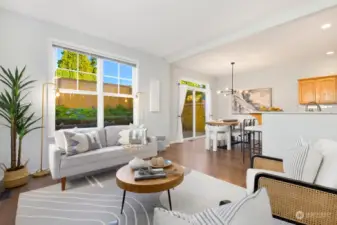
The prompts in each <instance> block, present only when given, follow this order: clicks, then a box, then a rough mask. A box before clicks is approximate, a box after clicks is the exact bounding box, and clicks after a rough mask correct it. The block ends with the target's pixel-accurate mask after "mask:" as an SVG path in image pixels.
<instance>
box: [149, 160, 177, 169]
mask: <svg viewBox="0 0 337 225" xmlns="http://www.w3.org/2000/svg"><path fill="white" fill-rule="evenodd" d="M149 163H150V166H151V167H152V168H166V167H169V166H171V165H172V161H171V160H168V159H165V160H164V166H154V165H152V163H151V161H150V162H149Z"/></svg>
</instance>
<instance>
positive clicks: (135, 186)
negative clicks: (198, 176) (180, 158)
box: [116, 163, 184, 214]
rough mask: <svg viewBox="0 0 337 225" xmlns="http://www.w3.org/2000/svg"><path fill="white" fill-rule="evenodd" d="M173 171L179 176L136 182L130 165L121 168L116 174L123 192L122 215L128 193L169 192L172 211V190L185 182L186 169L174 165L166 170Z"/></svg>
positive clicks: (171, 175)
mask: <svg viewBox="0 0 337 225" xmlns="http://www.w3.org/2000/svg"><path fill="white" fill-rule="evenodd" d="M173 169H175V170H176V172H177V174H168V175H167V177H166V178H160V179H154V180H142V181H135V179H134V171H133V170H132V169H131V168H130V166H129V165H126V166H123V167H122V168H120V169H119V170H118V171H117V174H116V183H117V186H118V187H119V188H121V189H122V190H123V200H122V207H121V214H123V209H124V202H125V195H126V192H127V191H128V192H133V193H139V194H142V193H143V194H145V193H156V192H162V191H167V194H168V199H169V206H170V210H172V203H171V193H170V189H172V188H174V187H176V186H178V185H179V184H181V182H183V180H184V168H183V167H181V166H180V165H178V164H176V163H173V164H172V166H170V167H167V168H165V169H164V170H165V171H167V170H173Z"/></svg>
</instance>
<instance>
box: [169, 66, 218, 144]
mask: <svg viewBox="0 0 337 225" xmlns="http://www.w3.org/2000/svg"><path fill="white" fill-rule="evenodd" d="M180 80H187V81H192V82H196V83H200V84H206V85H209V87H210V89H211V93H212V104H211V105H212V114H213V118H216V114H217V96H216V90H217V89H216V77H213V76H207V75H205V74H200V73H197V72H194V71H191V70H186V69H182V68H179V67H177V66H175V65H172V66H171V93H172V95H171V107H170V118H171V120H170V121H171V140H172V141H176V140H175V139H176V135H177V124H178V120H177V116H178V103H179V89H178V85H177V83H178V82H179V81H180Z"/></svg>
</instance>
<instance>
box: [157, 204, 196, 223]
mask: <svg viewBox="0 0 337 225" xmlns="http://www.w3.org/2000/svg"><path fill="white" fill-rule="evenodd" d="M188 217H189V216H188V215H186V214H183V213H178V212H174V211H167V210H165V209H162V208H155V209H154V216H153V225H172V224H174V225H191V223H190V222H189V220H188Z"/></svg>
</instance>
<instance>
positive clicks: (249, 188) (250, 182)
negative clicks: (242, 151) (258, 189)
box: [246, 169, 289, 195]
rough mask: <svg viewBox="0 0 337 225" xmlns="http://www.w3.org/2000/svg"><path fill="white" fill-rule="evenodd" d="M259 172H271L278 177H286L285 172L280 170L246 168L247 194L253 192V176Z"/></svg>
mask: <svg viewBox="0 0 337 225" xmlns="http://www.w3.org/2000/svg"><path fill="white" fill-rule="evenodd" d="M261 173H267V174H272V175H276V176H280V177H287V178H289V176H287V174H285V173H281V172H274V171H271V170H262V169H248V170H247V175H246V187H247V194H249V195H250V194H252V193H253V192H254V183H255V177H256V175H257V174H261Z"/></svg>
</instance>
